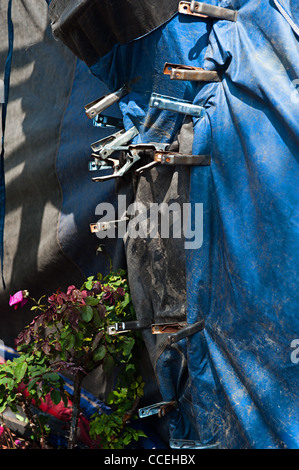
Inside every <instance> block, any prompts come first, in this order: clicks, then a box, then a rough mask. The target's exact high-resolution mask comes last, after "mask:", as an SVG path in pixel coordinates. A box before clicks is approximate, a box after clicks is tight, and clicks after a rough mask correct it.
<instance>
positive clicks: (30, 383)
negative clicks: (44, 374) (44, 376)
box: [27, 377, 40, 391]
mask: <svg viewBox="0 0 299 470" xmlns="http://www.w3.org/2000/svg"><path fill="white" fill-rule="evenodd" d="M38 380H40V378H39V377H36V378H35V379H32V380H30V382H29V384H28V387H27V389H28V391H30V390H31V389H32V388H33V387H34V385H35V384H36V382H38Z"/></svg>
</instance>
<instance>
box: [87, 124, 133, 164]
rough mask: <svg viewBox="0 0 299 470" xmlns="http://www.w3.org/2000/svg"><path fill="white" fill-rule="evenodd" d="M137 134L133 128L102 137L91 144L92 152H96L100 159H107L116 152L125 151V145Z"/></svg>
mask: <svg viewBox="0 0 299 470" xmlns="http://www.w3.org/2000/svg"><path fill="white" fill-rule="evenodd" d="M138 133H139V131H138V129H137V128H136V127H135V126H133V127H131V129H129V130H128V131H125V130H124V129H122V130H121V131H118V132H116V133H115V134H112V135H109V136H108V137H104V139H101V140H98V141H97V142H94V143H93V144H91V148H92V150H93V151H94V152H98V154H99V157H100V158H107V157H109V155H111V154H112V153H113V152H115V151H117V150H127V147H126V144H127V143H128V142H130V140H132V139H133V138H134V137H136V135H137V134H138Z"/></svg>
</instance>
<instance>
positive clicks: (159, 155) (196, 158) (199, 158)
mask: <svg viewBox="0 0 299 470" xmlns="http://www.w3.org/2000/svg"><path fill="white" fill-rule="evenodd" d="M154 159H155V161H156V162H159V163H161V164H162V165H164V164H166V165H198V166H209V165H211V157H210V155H183V154H181V153H179V152H170V151H164V152H162V151H158V152H155V156H154Z"/></svg>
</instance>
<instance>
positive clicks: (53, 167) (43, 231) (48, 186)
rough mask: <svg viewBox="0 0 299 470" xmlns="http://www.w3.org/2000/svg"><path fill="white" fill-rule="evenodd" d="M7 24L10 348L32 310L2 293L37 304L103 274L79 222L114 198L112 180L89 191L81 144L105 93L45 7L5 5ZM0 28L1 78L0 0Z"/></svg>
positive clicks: (1, 319) (3, 334)
mask: <svg viewBox="0 0 299 470" xmlns="http://www.w3.org/2000/svg"><path fill="white" fill-rule="evenodd" d="M12 20H13V23H14V49H13V60H12V70H11V83H10V97H9V103H8V113H7V123H6V134H5V176H6V201H7V202H6V218H5V230H4V236H5V240H4V277H5V281H6V284H7V287H6V290H5V291H3V290H2V291H1V296H0V309H1V315H0V338H1V339H2V340H4V341H5V342H7V343H9V344H11V345H12V344H13V341H14V338H15V336H16V335H17V334H18V331H20V329H21V328H22V327H23V326H25V325H26V324H27V323H28V321H29V320H30V319H31V318H32V313H31V312H30V311H29V309H26V308H25V309H24V310H22V311H14V310H12V309H11V308H10V307H9V306H8V301H9V295H10V294H13V293H14V292H16V291H17V290H22V289H27V290H29V292H30V293H31V295H32V296H34V297H36V298H39V296H40V295H42V294H43V293H46V294H49V293H51V292H53V291H56V289H57V288H59V287H61V288H62V289H64V288H66V287H67V286H68V285H70V284H76V285H78V286H81V283H82V282H83V280H84V279H85V277H86V276H88V275H92V274H96V273H97V272H98V271H103V272H107V269H108V267H109V262H108V259H106V258H105V256H98V255H97V254H96V250H97V247H98V245H99V243H100V242H99V240H98V239H97V238H96V237H94V236H93V235H92V234H91V233H90V229H89V224H90V223H91V222H93V221H94V220H95V208H96V206H97V204H98V203H100V202H102V201H106V200H110V201H112V202H113V201H114V200H115V190H114V187H115V184H114V182H110V183H109V182H108V183H107V184H106V186H105V187H99V186H98V187H95V185H94V183H93V182H92V181H91V177H90V173H89V172H88V162H89V159H90V143H91V142H92V141H94V140H97V138H100V137H101V136H104V134H105V132H106V134H107V131H104V133H103V131H100V130H98V129H95V128H93V127H92V124H91V122H90V120H89V119H88V118H87V117H86V115H85V112H84V105H85V104H86V103H87V102H89V101H91V100H92V99H94V96H95V95H96V96H97V95H98V94H99V95H101V94H104V93H105V92H106V91H107V89H106V88H105V86H104V85H103V84H101V83H100V82H99V81H98V80H97V79H95V78H94V77H93V76H92V75H91V74H90V72H89V71H88V69H87V67H86V66H85V65H84V64H82V63H81V62H80V61H78V59H77V58H76V57H75V56H74V54H73V53H72V52H70V51H69V50H68V48H66V47H65V46H64V45H63V44H62V43H61V42H58V41H55V40H54V38H53V35H52V32H51V27H50V22H49V17H48V8H47V4H46V2H44V1H39V2H32V1H29V0H28V1H24V2H15V3H13V6H12ZM0 22H1V25H0V38H1V39H0V48H1V51H0V78H1V79H3V72H4V64H5V59H6V54H7V49H8V35H7V4H6V3H5V2H1V5H0ZM116 112H117V110H116ZM70 129H71V135H70V136H68V135H67V132H68V131H70ZM75 129H76V130H75ZM61 149H63V150H64V153H66V154H67V156H68V159H66V158H65V157H64V155H63V154H62V153H61V152H62V150H61ZM79 188H81V189H82V191H83V192H81V189H79ZM87 195H88V197H87ZM102 243H105V242H103V241H102ZM115 243H117V241H115ZM108 253H109V254H110V256H112V258H115V259H116V264H117V265H118V264H120V265H122V263H123V258H122V254H121V251H118V250H116V251H115V246H114V242H113V241H111V243H110V248H109V247H108Z"/></svg>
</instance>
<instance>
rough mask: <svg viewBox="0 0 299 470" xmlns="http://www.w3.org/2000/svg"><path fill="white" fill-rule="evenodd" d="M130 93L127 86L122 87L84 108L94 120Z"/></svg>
mask: <svg viewBox="0 0 299 470" xmlns="http://www.w3.org/2000/svg"><path fill="white" fill-rule="evenodd" d="M128 93H129V89H128V87H127V86H126V85H124V86H122V87H121V88H120V89H119V90H117V91H114V92H113V93H109V94H108V95H104V96H102V97H101V98H99V99H97V100H95V101H92V102H91V103H88V104H87V105H86V106H84V109H85V113H86V115H87V117H89V119H93V118H94V117H95V116H96V115H97V114H100V113H102V112H103V111H104V110H105V109H106V108H108V107H109V106H111V105H113V104H114V103H116V102H117V101H119V100H120V99H121V98H123V97H124V96H125V95H127V94H128Z"/></svg>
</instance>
